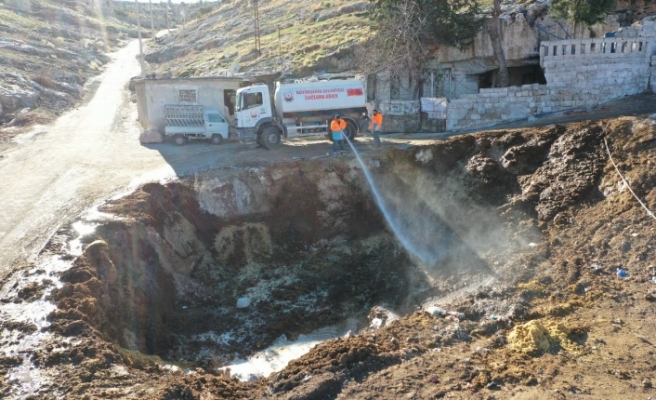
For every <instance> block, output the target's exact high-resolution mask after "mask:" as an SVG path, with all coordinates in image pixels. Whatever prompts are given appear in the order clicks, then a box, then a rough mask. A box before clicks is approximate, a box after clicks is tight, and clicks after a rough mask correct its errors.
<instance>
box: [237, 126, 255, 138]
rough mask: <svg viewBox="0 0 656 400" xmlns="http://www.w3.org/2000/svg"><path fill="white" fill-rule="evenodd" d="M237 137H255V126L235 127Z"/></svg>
mask: <svg viewBox="0 0 656 400" xmlns="http://www.w3.org/2000/svg"><path fill="white" fill-rule="evenodd" d="M237 138H238V139H239V140H255V139H257V130H256V129H255V128H237Z"/></svg>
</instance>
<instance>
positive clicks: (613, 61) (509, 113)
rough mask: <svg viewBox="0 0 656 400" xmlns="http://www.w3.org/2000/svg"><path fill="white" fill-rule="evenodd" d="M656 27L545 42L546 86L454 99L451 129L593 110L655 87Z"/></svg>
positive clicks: (489, 91) (646, 23)
mask: <svg viewBox="0 0 656 400" xmlns="http://www.w3.org/2000/svg"><path fill="white" fill-rule="evenodd" d="M655 44H656V23H654V22H651V21H644V25H643V26H633V27H629V28H626V29H624V30H622V31H620V32H619V33H618V34H617V36H616V37H613V38H600V39H583V40H560V41H554V42H542V44H541V48H540V64H541V66H542V67H543V68H544V74H545V77H546V79H547V82H548V83H547V84H546V85H537V84H535V85H524V86H521V87H519V86H515V87H507V88H496V89H481V90H480V91H479V93H478V94H470V95H465V96H462V97H461V98H459V99H455V100H452V101H451V102H450V103H449V106H448V109H447V125H446V128H447V130H459V129H472V128H477V127H485V126H491V125H494V124H498V123H501V122H509V121H513V120H517V119H525V118H533V117H539V116H541V115H544V114H548V113H551V112H556V111H562V110H565V109H569V108H576V107H590V106H594V105H598V104H601V103H605V102H607V101H609V100H611V99H615V98H619V97H623V96H628V95H634V94H638V93H642V92H644V91H647V90H650V89H651V88H653V87H654V86H655V85H656V74H655V73H652V72H656V56H655V55H654V50H656V46H655Z"/></svg>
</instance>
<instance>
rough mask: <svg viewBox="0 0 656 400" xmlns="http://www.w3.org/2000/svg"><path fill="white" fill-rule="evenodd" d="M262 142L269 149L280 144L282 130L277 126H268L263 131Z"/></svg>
mask: <svg viewBox="0 0 656 400" xmlns="http://www.w3.org/2000/svg"><path fill="white" fill-rule="evenodd" d="M260 142H261V143H262V144H263V145H264V147H266V148H267V149H269V150H273V149H275V148H278V147H279V146H280V131H279V130H278V128H276V127H275V126H268V127H266V128H264V131H262V139H260Z"/></svg>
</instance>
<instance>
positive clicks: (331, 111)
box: [235, 79, 367, 149]
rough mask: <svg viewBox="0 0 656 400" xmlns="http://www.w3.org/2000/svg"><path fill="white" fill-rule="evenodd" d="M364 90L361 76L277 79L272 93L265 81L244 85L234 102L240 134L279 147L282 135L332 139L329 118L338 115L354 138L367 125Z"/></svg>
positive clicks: (262, 144)
mask: <svg viewBox="0 0 656 400" xmlns="http://www.w3.org/2000/svg"><path fill="white" fill-rule="evenodd" d="M365 93H366V91H365V86H364V81H363V80H361V79H342V80H328V81H314V82H296V83H281V82H277V83H276V90H275V92H274V94H273V96H271V95H270V92H269V87H268V86H267V85H265V84H258V85H252V86H247V87H243V88H241V89H239V90H237V99H236V105H235V121H236V123H237V124H236V125H237V136H238V138H239V139H240V140H244V141H256V142H257V143H258V144H259V145H261V146H263V147H266V148H267V149H275V148H277V147H278V146H280V143H281V139H282V138H292V137H305V136H320V135H326V136H327V137H328V138H330V121H331V120H332V119H333V117H334V116H335V115H336V114H339V115H340V116H341V117H342V118H343V119H344V120H345V121H346V126H347V127H346V132H345V133H346V135H347V136H348V138H349V139H350V140H353V139H354V138H355V136H356V135H357V133H358V131H360V130H361V129H364V128H365V127H366V123H367V121H366V119H367V108H366V100H367V99H366V95H365Z"/></svg>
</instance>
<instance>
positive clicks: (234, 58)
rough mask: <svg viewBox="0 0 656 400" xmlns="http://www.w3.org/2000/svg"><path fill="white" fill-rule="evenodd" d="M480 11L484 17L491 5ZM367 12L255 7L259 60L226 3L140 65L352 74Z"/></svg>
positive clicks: (175, 71) (512, 10)
mask: <svg viewBox="0 0 656 400" xmlns="http://www.w3.org/2000/svg"><path fill="white" fill-rule="evenodd" d="M535 2H536V1H535V0H506V1H504V2H503V4H502V10H503V12H504V13H507V14H509V15H510V17H511V18H513V15H516V14H519V13H521V10H522V9H523V8H526V7H527V6H528V5H530V4H532V3H535ZM539 3H547V4H549V3H551V0H540V1H539ZM481 4H482V6H483V8H484V12H486V13H490V12H491V8H489V6H491V4H492V2H491V0H483V1H481ZM374 6H375V2H371V1H347V0H335V1H327V0H304V1H294V0H261V1H260V2H259V24H260V31H261V34H260V42H261V53H260V54H259V55H258V53H257V51H256V50H255V35H254V32H255V29H254V26H255V17H254V8H253V6H252V4H251V2H249V1H246V0H234V1H226V2H223V3H222V5H221V6H219V7H217V8H215V9H214V10H213V11H212V12H211V13H207V14H204V15H202V16H199V18H198V19H196V20H194V21H193V22H192V23H190V24H188V26H187V27H186V29H184V30H180V31H178V32H176V33H175V34H174V35H172V36H171V37H169V38H167V39H166V40H165V41H163V42H162V43H160V45H158V46H156V47H155V48H154V50H152V51H151V52H150V54H147V56H146V61H148V62H149V63H151V64H152V65H151V69H152V70H155V71H157V74H158V76H174V77H186V76H212V75H222V74H225V73H226V71H227V70H229V69H232V70H233V71H234V70H239V71H242V72H251V73H259V74H269V73H274V72H276V73H277V72H282V73H284V74H291V75H296V76H307V75H310V74H312V73H315V72H323V71H325V72H338V71H346V70H350V69H357V65H356V62H357V60H356V53H357V52H358V50H357V45H358V44H364V43H365V42H366V41H367V39H368V37H369V36H370V35H372V34H373V32H372V31H371V29H370V21H369V19H368V18H367V17H368V15H369V14H370V12H371V10H372V9H373V7H374ZM486 7H487V8H486ZM654 11H656V4H655V2H653V1H651V0H627V1H618V3H617V10H616V12H617V13H620V14H621V18H619V19H618V20H621V21H622V23H623V24H630V23H632V22H633V21H635V20H638V19H639V18H641V17H644V16H645V15H649V14H652V13H653V12H654ZM513 19H514V18H513ZM616 19H617V18H616Z"/></svg>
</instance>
